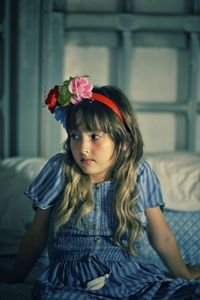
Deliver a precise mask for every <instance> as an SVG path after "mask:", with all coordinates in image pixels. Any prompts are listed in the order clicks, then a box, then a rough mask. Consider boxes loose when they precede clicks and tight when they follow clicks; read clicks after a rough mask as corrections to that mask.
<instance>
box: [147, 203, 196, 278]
mask: <svg viewBox="0 0 200 300" xmlns="http://www.w3.org/2000/svg"><path fill="white" fill-rule="evenodd" d="M145 213H146V216H147V219H148V227H147V233H148V237H149V241H150V243H151V245H152V247H153V248H154V249H155V251H156V252H157V253H158V255H159V256H160V258H161V259H162V261H163V262H164V264H165V265H166V267H167V268H168V270H169V272H170V273H171V274H172V276H175V277H183V278H186V279H192V278H194V277H197V276H200V272H199V274H196V275H192V273H191V272H190V271H189V270H188V268H187V266H186V265H185V263H184V261H183V259H182V257H181V254H180V251H179V248H178V245H177V242H176V239H175V237H174V235H173V233H172V232H171V230H170V229H169V227H168V225H167V223H166V220H165V218H164V215H163V213H162V211H161V209H160V207H154V208H147V209H146V210H145Z"/></svg>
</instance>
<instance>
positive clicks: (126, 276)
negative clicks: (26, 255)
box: [33, 255, 200, 300]
mask: <svg viewBox="0 0 200 300" xmlns="http://www.w3.org/2000/svg"><path fill="white" fill-rule="evenodd" d="M95 280H96V281H97V282H98V284H94V286H93V282H95ZM33 299H35V300H36V299H37V300H46V299H51V300H54V299H60V300H61V299H65V300H66V299H67V300H87V299H88V300H89V299H91V300H92V299H95V300H97V299H105V300H106V299H116V300H117V299H123V300H126V299H133V300H151V299H156V300H159V299H160V300H161V299H162V300H169V299H170V300H172V299H173V300H175V299H176V300H179V299H180V300H192V299H196V300H197V299H200V279H199V280H197V279H196V280H186V279H183V278H176V279H170V278H168V277H166V276H165V275H164V273H163V272H162V271H160V270H159V269H158V268H157V267H155V266H154V265H151V264H143V263H142V262H139V261H110V260H109V261H102V260H101V259H99V258H98V257H97V256H95V255H88V256H84V257H82V258H81V259H79V260H68V261H59V262H57V263H56V262H55V263H53V264H50V266H49V267H48V268H47V270H46V271H45V273H44V274H43V275H42V276H41V277H40V278H39V279H38V281H37V282H36V284H35V287H34V289H33Z"/></svg>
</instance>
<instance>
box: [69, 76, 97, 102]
mask: <svg viewBox="0 0 200 300" xmlns="http://www.w3.org/2000/svg"><path fill="white" fill-rule="evenodd" d="M92 89H93V85H92V84H91V83H90V82H89V80H88V78H87V77H80V76H77V77H75V78H73V79H72V80H71V81H70V83H69V91H70V93H71V94H72V96H71V103H73V104H78V103H79V102H81V101H82V100H83V99H90V98H91V97H92Z"/></svg>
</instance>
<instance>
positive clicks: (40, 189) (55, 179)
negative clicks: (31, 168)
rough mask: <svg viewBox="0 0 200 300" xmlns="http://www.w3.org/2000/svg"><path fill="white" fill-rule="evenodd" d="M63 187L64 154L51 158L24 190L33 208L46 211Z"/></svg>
mask: <svg viewBox="0 0 200 300" xmlns="http://www.w3.org/2000/svg"><path fill="white" fill-rule="evenodd" d="M64 186H65V174H64V153H58V154H56V155H54V156H52V157H51V158H50V159H49V160H48V161H47V163H46V165H44V167H43V168H42V170H41V171H40V172H39V173H38V175H37V176H36V177H35V179H34V180H33V182H32V183H31V184H30V185H29V187H28V188H27V189H26V190H25V194H26V196H28V198H30V199H31V200H32V201H33V204H34V207H40V208H42V209H46V208H48V207H50V206H52V205H53V203H54V202H55V200H56V199H57V197H58V196H59V195H60V193H61V192H62V191H63V189H64Z"/></svg>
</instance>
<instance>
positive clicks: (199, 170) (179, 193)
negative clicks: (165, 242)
mask: <svg viewBox="0 0 200 300" xmlns="http://www.w3.org/2000/svg"><path fill="white" fill-rule="evenodd" d="M146 160H147V161H148V162H149V163H150V164H151V166H152V167H153V169H154V170H155V172H156V174H157V176H158V178H159V180H160V183H161V188H162V192H163V196H164V200H165V203H166V207H167V208H169V209H175V210H182V211H196V210H200V155H198V154H195V153H189V152H177V153H176V152H175V153H169V154H159V155H149V156H148V155H147V156H146Z"/></svg>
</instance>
